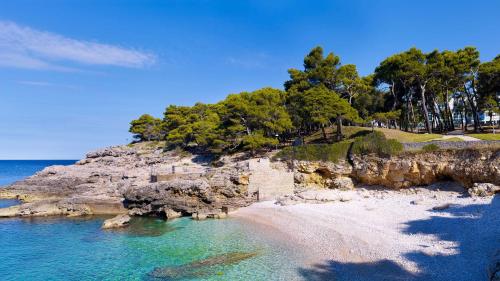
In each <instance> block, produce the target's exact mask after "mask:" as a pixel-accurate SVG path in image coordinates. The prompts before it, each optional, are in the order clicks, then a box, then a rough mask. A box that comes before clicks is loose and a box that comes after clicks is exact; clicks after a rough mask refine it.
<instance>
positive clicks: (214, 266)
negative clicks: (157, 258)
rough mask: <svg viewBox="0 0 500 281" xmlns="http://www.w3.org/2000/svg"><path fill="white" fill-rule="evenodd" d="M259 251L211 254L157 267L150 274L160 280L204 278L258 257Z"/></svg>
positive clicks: (220, 273)
mask: <svg viewBox="0 0 500 281" xmlns="http://www.w3.org/2000/svg"><path fill="white" fill-rule="evenodd" d="M257 255H258V254H257V252H230V253H226V254H222V255H216V256H211V257H208V258H205V259H202V260H197V261H194V262H190V263H187V264H184V265H180V266H166V267H160V268H155V269H154V270H153V271H152V272H151V273H150V276H151V277H153V278H156V279H160V280H179V279H183V278H202V277H206V276H210V275H222V274H224V271H222V270H223V267H222V266H225V265H232V264H236V263H239V262H241V261H243V260H246V259H250V258H253V257H256V256H257Z"/></svg>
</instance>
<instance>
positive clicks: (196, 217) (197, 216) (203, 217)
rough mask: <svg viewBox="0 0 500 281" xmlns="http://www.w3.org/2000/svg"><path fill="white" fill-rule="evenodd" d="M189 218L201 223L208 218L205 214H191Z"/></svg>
mask: <svg viewBox="0 0 500 281" xmlns="http://www.w3.org/2000/svg"><path fill="white" fill-rule="evenodd" d="M191 217H192V218H193V219H194V220H198V221H201V220H206V219H207V218H208V216H207V215H206V214H203V213H193V214H192V215H191Z"/></svg>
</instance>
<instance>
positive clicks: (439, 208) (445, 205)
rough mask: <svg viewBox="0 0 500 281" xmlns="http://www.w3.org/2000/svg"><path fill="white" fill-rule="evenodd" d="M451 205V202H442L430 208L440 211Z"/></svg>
mask: <svg viewBox="0 0 500 281" xmlns="http://www.w3.org/2000/svg"><path fill="white" fill-rule="evenodd" d="M451 206H452V205H451V204H449V203H447V204H443V205H439V206H435V207H432V209H433V210H434V211H442V210H446V209H449V208H450V207H451Z"/></svg>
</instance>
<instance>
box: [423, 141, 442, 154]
mask: <svg viewBox="0 0 500 281" xmlns="http://www.w3.org/2000/svg"><path fill="white" fill-rule="evenodd" d="M439 149H440V148H439V146H438V145H437V144H435V143H431V144H427V145H424V146H423V147H422V150H423V151H424V152H432V151H436V150H439Z"/></svg>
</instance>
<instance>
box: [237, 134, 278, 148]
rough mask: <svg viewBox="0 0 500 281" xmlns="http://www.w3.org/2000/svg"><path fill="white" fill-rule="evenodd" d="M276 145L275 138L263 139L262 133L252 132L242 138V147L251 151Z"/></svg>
mask: <svg viewBox="0 0 500 281" xmlns="http://www.w3.org/2000/svg"><path fill="white" fill-rule="evenodd" d="M277 144H278V140H277V139H276V138H269V137H265V136H264V135H263V134H262V132H254V133H252V134H250V135H246V136H244V137H243V147H244V148H245V149H248V150H251V151H255V150H258V149H260V148H263V147H271V146H274V145H277Z"/></svg>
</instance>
